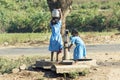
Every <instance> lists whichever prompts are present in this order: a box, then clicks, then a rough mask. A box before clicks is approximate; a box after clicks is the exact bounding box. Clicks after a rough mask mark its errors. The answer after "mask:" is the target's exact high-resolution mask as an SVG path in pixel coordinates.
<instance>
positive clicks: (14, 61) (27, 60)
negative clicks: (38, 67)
mask: <svg viewBox="0 0 120 80" xmlns="http://www.w3.org/2000/svg"><path fill="white" fill-rule="evenodd" d="M45 58H46V59H48V58H49V57H43V56H20V57H14V58H11V57H0V73H2V74H4V73H11V71H12V69H14V68H19V67H20V66H21V65H22V64H25V65H26V66H27V68H28V67H30V66H31V65H33V64H35V61H36V60H38V59H45Z"/></svg>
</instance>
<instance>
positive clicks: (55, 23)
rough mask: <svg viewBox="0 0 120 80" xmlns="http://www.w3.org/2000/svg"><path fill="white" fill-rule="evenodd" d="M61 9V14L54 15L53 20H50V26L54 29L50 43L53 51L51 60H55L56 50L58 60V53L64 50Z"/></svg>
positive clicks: (50, 48) (50, 49)
mask: <svg viewBox="0 0 120 80" xmlns="http://www.w3.org/2000/svg"><path fill="white" fill-rule="evenodd" d="M58 11H59V16H58V15H57V16H54V17H52V20H51V22H50V28H51V31H52V35H51V37H50V44H49V51H51V61H53V56H54V52H57V54H56V61H58V55H59V53H60V52H61V50H62V47H63V42H62V36H61V33H60V31H61V26H62V22H61V11H60V9H58Z"/></svg>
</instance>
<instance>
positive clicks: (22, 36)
mask: <svg viewBox="0 0 120 80" xmlns="http://www.w3.org/2000/svg"><path fill="white" fill-rule="evenodd" d="M49 37H50V33H4V34H0V44H4V43H5V42H7V43H9V44H12V45H14V44H16V43H26V42H30V41H48V40H49Z"/></svg>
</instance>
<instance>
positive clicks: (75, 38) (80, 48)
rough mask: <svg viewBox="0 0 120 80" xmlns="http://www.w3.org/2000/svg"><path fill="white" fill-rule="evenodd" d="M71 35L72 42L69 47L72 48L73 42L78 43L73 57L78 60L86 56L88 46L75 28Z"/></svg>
mask: <svg viewBox="0 0 120 80" xmlns="http://www.w3.org/2000/svg"><path fill="white" fill-rule="evenodd" d="M71 35H72V36H71V37H70V41H71V44H70V46H69V47H68V49H70V48H71V47H72V45H73V44H75V45H76V47H75V49H74V54H73V59H74V60H75V61H77V60H78V59H82V58H86V47H85V44H84V42H83V40H82V39H81V38H80V37H79V35H78V31H77V30H75V29H73V30H72V33H71Z"/></svg>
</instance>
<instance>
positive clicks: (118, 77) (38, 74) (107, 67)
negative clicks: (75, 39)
mask: <svg viewBox="0 0 120 80" xmlns="http://www.w3.org/2000/svg"><path fill="white" fill-rule="evenodd" d="M87 38H88V39H86V40H88V41H86V43H90V42H94V43H99V44H102V43H111V44H112V43H117V44H119V43H120V35H119V36H118V35H117V36H108V37H104V38H102V39H101V38H98V37H96V38H95V37H94V38H90V37H87ZM84 39H85V38H84ZM87 58H91V59H94V60H96V61H97V65H98V66H97V67H92V68H91V69H90V73H89V74H87V75H86V76H79V77H77V78H76V79H70V78H65V76H64V75H62V74H56V73H55V72H51V71H50V70H40V69H37V70H36V69H35V70H32V71H30V70H24V71H20V72H18V73H11V74H0V80H120V53H119V52H118V53H117V52H116V53H100V52H98V53H92V54H88V55H87Z"/></svg>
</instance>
